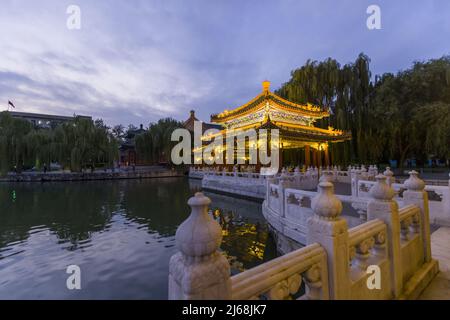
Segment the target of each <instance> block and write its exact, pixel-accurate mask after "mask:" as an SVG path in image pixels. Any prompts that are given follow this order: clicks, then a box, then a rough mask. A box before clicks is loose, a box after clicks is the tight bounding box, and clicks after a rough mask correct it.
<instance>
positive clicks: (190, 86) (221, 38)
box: [0, 0, 450, 126]
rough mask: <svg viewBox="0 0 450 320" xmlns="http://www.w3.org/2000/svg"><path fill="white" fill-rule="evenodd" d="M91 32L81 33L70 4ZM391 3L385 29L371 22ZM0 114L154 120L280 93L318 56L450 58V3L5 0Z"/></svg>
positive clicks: (389, 65)
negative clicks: (73, 26) (72, 22)
mask: <svg viewBox="0 0 450 320" xmlns="http://www.w3.org/2000/svg"><path fill="white" fill-rule="evenodd" d="M72 4H74V5H78V6H79V7H80V8H81V29H80V30H69V29H68V28H67V27H66V20H67V18H68V17H69V15H68V14H67V13H66V9H67V7H68V6H69V5H72ZM371 4H376V5H378V6H379V7H380V8H381V26H382V29H381V30H369V29H368V28H367V26H366V20H367V18H368V16H369V15H368V14H367V13H366V9H367V7H368V6H369V5H371ZM0 39H1V42H0V110H5V109H6V108H7V102H8V100H11V101H13V102H14V104H15V105H16V111H26V112H42V113H49V114H61V115H72V114H74V113H76V114H82V115H91V116H93V117H94V118H103V119H104V121H105V122H106V123H107V124H108V125H115V124H118V123H122V124H124V125H128V124H129V123H133V124H135V125H139V124H140V123H143V124H144V125H145V126H147V125H148V123H149V122H151V121H156V120H158V119H159V118H162V117H167V116H171V117H174V118H175V119H178V120H185V119H186V118H187V117H188V115H189V110H191V109H195V110H196V112H197V116H198V118H200V119H201V120H205V121H209V116H210V115H211V114H212V113H216V112H220V111H222V110H224V109H232V108H234V107H237V106H239V105H240V104H242V103H245V102H247V101H248V100H250V99H251V98H253V97H254V96H256V95H257V94H258V93H259V92H260V90H261V82H262V80H264V79H268V80H270V81H271V82H272V89H273V90H275V89H277V88H279V87H280V86H281V84H282V83H283V82H286V81H288V80H289V78H290V72H291V70H293V69H295V68H298V67H300V66H302V65H303V64H304V63H305V62H306V60H308V59H314V60H322V59H325V58H327V57H332V58H335V59H337V60H338V61H339V62H340V63H341V64H345V63H348V62H351V61H354V60H355V58H356V57H357V55H358V54H359V53H360V52H364V53H365V54H367V55H368V56H369V57H370V58H371V60H372V62H371V70H372V72H373V73H374V74H380V73H384V72H397V71H399V70H401V69H406V68H408V67H409V66H411V64H412V62H413V61H415V60H425V59H430V58H439V57H441V56H443V55H445V54H450V1H448V0H441V1H437V0H436V1H406V0H405V1H392V0H391V1H364V0H352V1H350V0H349V1H332V0H329V1H325V0H321V1H317V0H315V1H312V0H311V1H300V0H292V1H291V0H278V1H274V0H273V1H262V0H240V1H237V0H226V1H225V0H198V1H197V0H189V1H187V0H183V1H181V0H180V1H172V0H163V1H148V0H147V1H132V0H130V1H111V0H95V1H92V0H91V1H77V0H71V1H60V0H58V1H57V0H53V1H44V0H40V1H30V0H23V1H20V0H17V1H14V0H2V1H1V8H0Z"/></svg>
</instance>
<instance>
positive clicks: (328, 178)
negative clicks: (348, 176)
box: [319, 171, 333, 182]
mask: <svg viewBox="0 0 450 320" xmlns="http://www.w3.org/2000/svg"><path fill="white" fill-rule="evenodd" d="M332 181H333V173H331V172H328V171H324V172H323V173H322V175H321V176H320V179H319V182H332Z"/></svg>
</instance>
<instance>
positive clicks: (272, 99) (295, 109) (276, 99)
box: [211, 81, 330, 123]
mask: <svg viewBox="0 0 450 320" xmlns="http://www.w3.org/2000/svg"><path fill="white" fill-rule="evenodd" d="M267 102H269V103H270V105H271V106H273V107H275V108H276V109H278V110H282V111H287V112H292V113H296V114H298V115H301V116H304V117H308V118H311V119H321V118H324V117H328V116H329V115H330V114H329V112H328V111H325V110H323V109H322V108H321V107H319V106H315V105H312V104H309V103H308V104H298V103H294V102H290V101H288V100H286V99H283V98H281V97H280V96H278V95H276V94H274V93H273V92H271V91H270V82H269V81H264V82H263V91H262V92H261V93H260V94H259V95H257V96H256V97H255V98H253V99H252V100H250V101H249V102H247V103H245V104H243V105H242V106H239V107H237V108H235V109H233V110H231V111H229V110H225V111H224V112H222V113H219V114H213V115H211V121H212V122H216V123H225V122H227V121H230V120H233V119H235V118H238V117H242V116H245V115H248V114H251V113H254V112H256V111H259V110H261V109H264V108H265V107H266V105H267Z"/></svg>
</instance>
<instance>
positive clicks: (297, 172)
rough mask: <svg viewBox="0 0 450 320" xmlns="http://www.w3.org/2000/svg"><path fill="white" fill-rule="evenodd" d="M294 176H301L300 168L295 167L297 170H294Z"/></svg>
mask: <svg viewBox="0 0 450 320" xmlns="http://www.w3.org/2000/svg"><path fill="white" fill-rule="evenodd" d="M294 174H295V175H299V174H300V168H299V167H298V166H297V167H295V169H294Z"/></svg>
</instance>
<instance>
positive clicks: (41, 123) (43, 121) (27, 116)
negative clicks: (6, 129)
mask: <svg viewBox="0 0 450 320" xmlns="http://www.w3.org/2000/svg"><path fill="white" fill-rule="evenodd" d="M9 114H10V115H11V116H12V117H13V118H18V119H24V120H27V121H29V122H31V123H32V124H33V125H34V126H35V127H38V128H52V127H53V128H54V127H56V126H57V125H59V124H61V123H64V122H68V121H72V120H74V119H75V118H82V119H88V120H92V117H89V116H78V115H77V116H58V115H50V114H43V113H30V112H17V111H9Z"/></svg>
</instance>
